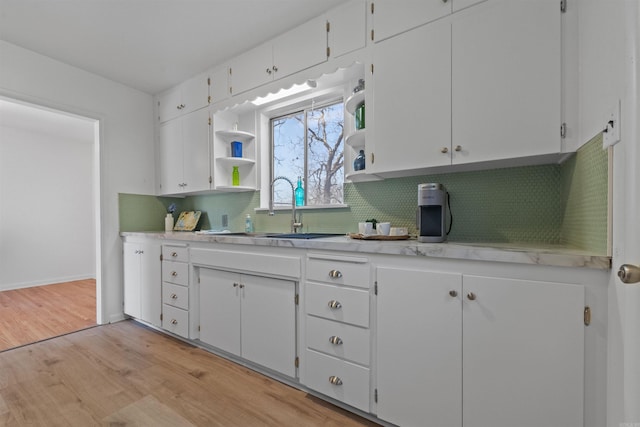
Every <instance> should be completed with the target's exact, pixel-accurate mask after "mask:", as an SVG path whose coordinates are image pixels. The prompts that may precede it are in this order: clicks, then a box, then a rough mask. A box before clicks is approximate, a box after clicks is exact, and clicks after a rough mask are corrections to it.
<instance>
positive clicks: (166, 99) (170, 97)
mask: <svg viewBox="0 0 640 427" xmlns="http://www.w3.org/2000/svg"><path fill="white" fill-rule="evenodd" d="M181 103H182V95H181V92H180V88H179V87H175V88H173V89H171V90H168V91H166V92H164V93H162V94H161V95H159V96H158V121H160V122H165V121H167V120H171V119H175V118H176V117H178V116H180V115H181V114H182V109H181V108H180V104H181Z"/></svg>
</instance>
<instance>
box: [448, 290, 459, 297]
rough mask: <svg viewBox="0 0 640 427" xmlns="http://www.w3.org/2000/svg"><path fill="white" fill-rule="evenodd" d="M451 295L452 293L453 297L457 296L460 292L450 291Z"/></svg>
mask: <svg viewBox="0 0 640 427" xmlns="http://www.w3.org/2000/svg"><path fill="white" fill-rule="evenodd" d="M449 295H451V296H452V297H457V296H458V292H457V291H449Z"/></svg>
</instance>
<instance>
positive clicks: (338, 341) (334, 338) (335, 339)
mask: <svg viewBox="0 0 640 427" xmlns="http://www.w3.org/2000/svg"><path fill="white" fill-rule="evenodd" d="M329 342H330V343H331V344H334V345H340V344H342V338H340V337H337V336H335V335H334V336H332V337H329Z"/></svg>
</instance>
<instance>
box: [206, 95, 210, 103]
mask: <svg viewBox="0 0 640 427" xmlns="http://www.w3.org/2000/svg"><path fill="white" fill-rule="evenodd" d="M207 103H208V104H211V95H209V96H207Z"/></svg>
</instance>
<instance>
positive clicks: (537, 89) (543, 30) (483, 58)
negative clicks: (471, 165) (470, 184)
mask: <svg viewBox="0 0 640 427" xmlns="http://www.w3.org/2000/svg"><path fill="white" fill-rule="evenodd" d="M452 28H453V30H452V34H453V39H452V49H453V53H452V55H453V57H452V64H453V76H452V87H453V92H452V94H453V110H452V120H453V123H452V124H453V135H452V146H453V147H457V146H458V145H459V146H460V147H461V150H460V151H454V157H453V163H454V164H458V163H468V162H478V161H484V160H497V159H506V158H513V157H523V156H533V155H539V154H548V153H557V152H560V149H561V146H560V122H561V104H560V101H561V98H560V96H561V90H560V83H561V69H560V65H561V63H560V59H561V58H560V54H561V52H560V47H561V43H560V40H561V35H560V7H559V5H558V2H557V1H555V0H541V1H512V0H490V1H487V2H484V3H482V4H480V5H478V6H476V7H473V8H470V9H467V10H464V11H462V12H460V13H458V14H455V15H454V18H453V21H452Z"/></svg>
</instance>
